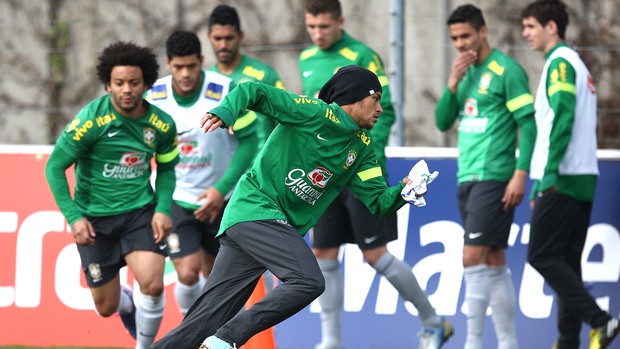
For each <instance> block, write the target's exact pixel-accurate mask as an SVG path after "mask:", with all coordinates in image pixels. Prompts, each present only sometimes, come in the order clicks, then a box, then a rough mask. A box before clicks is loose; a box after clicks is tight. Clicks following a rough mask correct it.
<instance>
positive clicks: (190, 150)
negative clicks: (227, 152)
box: [176, 140, 213, 170]
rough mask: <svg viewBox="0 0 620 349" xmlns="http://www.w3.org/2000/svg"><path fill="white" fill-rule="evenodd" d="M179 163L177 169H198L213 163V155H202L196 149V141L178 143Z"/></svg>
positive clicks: (198, 148)
mask: <svg viewBox="0 0 620 349" xmlns="http://www.w3.org/2000/svg"><path fill="white" fill-rule="evenodd" d="M179 155H180V159H179V163H178V164H177V166H176V167H177V169H190V170H192V169H198V168H203V167H208V166H211V165H212V163H213V154H212V153H210V152H209V153H208V154H206V155H205V154H203V153H202V151H201V150H200V147H198V141H195V140H187V141H181V142H179Z"/></svg>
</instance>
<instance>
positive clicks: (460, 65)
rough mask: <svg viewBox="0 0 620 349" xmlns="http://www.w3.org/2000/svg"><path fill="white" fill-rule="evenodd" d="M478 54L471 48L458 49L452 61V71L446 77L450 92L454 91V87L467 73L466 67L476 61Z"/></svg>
mask: <svg viewBox="0 0 620 349" xmlns="http://www.w3.org/2000/svg"><path fill="white" fill-rule="evenodd" d="M477 59H478V54H476V52H474V51H472V50H467V51H459V52H458V54H457V56H456V58H454V61H453V62H452V71H451V72H450V77H449V78H448V88H449V89H450V91H451V92H452V93H456V87H457V85H458V84H459V82H460V81H461V79H463V76H465V73H467V69H469V67H470V66H471V65H472V64H474V63H476V60H477Z"/></svg>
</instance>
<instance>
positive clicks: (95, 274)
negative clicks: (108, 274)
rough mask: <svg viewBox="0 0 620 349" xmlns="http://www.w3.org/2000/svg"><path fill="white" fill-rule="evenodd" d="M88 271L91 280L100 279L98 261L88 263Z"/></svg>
mask: <svg viewBox="0 0 620 349" xmlns="http://www.w3.org/2000/svg"><path fill="white" fill-rule="evenodd" d="M88 273H89V274H90V277H91V279H93V282H99V281H101V279H102V277H101V267H100V266H99V264H98V263H90V264H89V265H88Z"/></svg>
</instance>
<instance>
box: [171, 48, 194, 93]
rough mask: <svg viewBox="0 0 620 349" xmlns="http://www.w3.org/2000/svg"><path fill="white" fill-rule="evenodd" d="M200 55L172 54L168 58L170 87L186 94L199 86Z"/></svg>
mask: <svg viewBox="0 0 620 349" xmlns="http://www.w3.org/2000/svg"><path fill="white" fill-rule="evenodd" d="M201 67H202V56H200V57H199V56H198V55H188V56H173V57H172V59H168V70H170V74H172V87H173V88H174V91H175V92H176V93H178V94H180V95H182V96H188V95H191V94H192V93H194V92H196V90H197V89H198V88H200V83H201V81H200V73H201Z"/></svg>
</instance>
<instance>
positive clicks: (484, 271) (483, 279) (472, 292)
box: [464, 264, 491, 349]
mask: <svg viewBox="0 0 620 349" xmlns="http://www.w3.org/2000/svg"><path fill="white" fill-rule="evenodd" d="M464 276H465V300H466V301H467V307H468V311H467V339H466V341H465V349H482V334H483V332H484V323H485V321H486V316H487V308H488V306H489V298H490V293H491V290H490V288H491V284H490V280H489V268H488V267H487V265H486V264H479V265H475V266H472V267H466V268H464Z"/></svg>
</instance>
